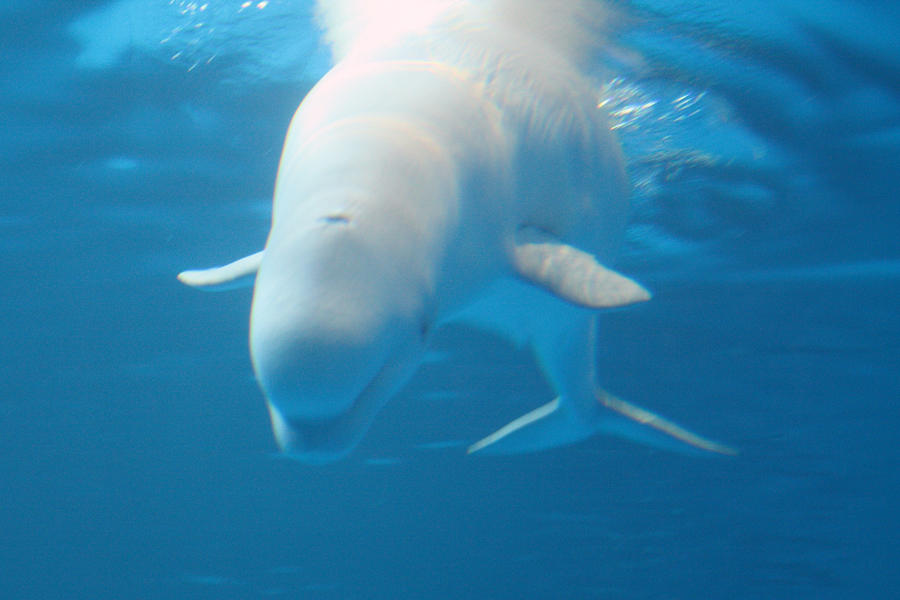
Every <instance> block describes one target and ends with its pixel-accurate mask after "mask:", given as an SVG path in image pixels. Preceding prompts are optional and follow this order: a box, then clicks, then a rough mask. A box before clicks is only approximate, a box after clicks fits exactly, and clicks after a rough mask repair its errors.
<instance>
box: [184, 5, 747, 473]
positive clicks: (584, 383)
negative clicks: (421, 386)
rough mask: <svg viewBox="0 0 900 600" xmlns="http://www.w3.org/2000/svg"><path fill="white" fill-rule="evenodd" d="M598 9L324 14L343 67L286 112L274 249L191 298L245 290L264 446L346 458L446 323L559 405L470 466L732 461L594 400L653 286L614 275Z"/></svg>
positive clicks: (207, 279)
mask: <svg viewBox="0 0 900 600" xmlns="http://www.w3.org/2000/svg"><path fill="white" fill-rule="evenodd" d="M604 10H605V9H604V4H603V3H601V2H598V1H595V0H567V1H556V0H549V1H548V0H543V1H542V0H481V1H476V0H452V1H448V0H420V1H419V2H409V1H408V0H387V1H385V2H379V3H376V2H370V1H369V0H332V1H327V0H320V1H319V2H318V13H319V18H320V21H321V23H322V24H323V26H324V30H325V35H326V38H327V40H328V41H329V43H330V44H331V46H332V49H333V53H334V55H335V58H336V64H335V66H334V67H333V68H332V69H331V71H329V72H328V73H327V74H326V75H325V76H324V77H323V78H322V80H321V81H319V83H318V84H316V86H315V87H314V88H313V89H312V90H311V91H310V92H309V94H308V95H307V96H306V98H304V100H303V102H302V103H301V104H300V106H299V108H298V109H297V111H296V113H295V114H294V117H293V119H292V121H291V125H290V127H289V129H288V132H287V136H286V139H285V144H284V149H283V152H282V156H281V161H280V163H279V167H278V175H277V178H276V182H275V194H274V205H273V214H272V226H271V230H270V232H269V236H268V239H267V241H266V245H265V248H264V249H263V250H262V251H260V252H258V253H256V254H253V255H251V256H248V257H245V258H242V259H240V260H237V261H235V262H233V263H231V264H228V265H225V266H222V267H217V268H213V269H203V270H192V271H185V272H183V273H181V274H180V275H179V279H180V280H181V281H182V282H184V283H186V284H188V285H191V286H195V287H198V288H202V289H209V290H222V289H229V288H232V287H237V286H240V285H253V286H254V292H253V304H252V308H251V315H250V350H251V356H252V361H253V367H254V370H255V372H256V376H257V379H258V381H259V383H260V387H261V388H262V391H263V393H264V395H265V397H266V401H267V404H268V408H269V415H270V418H271V422H272V429H273V431H274V435H275V439H276V441H277V443H278V445H279V447H280V448H281V450H282V451H283V452H284V453H285V454H287V455H288V456H290V457H293V458H296V459H298V460H301V461H305V462H311V463H322V462H329V461H333V460H336V459H339V458H341V457H343V456H346V455H347V454H348V453H349V452H350V451H352V449H353V448H354V447H355V446H356V445H357V444H358V443H359V441H360V440H361V439H362V437H363V436H364V435H365V432H366V431H367V430H368V429H369V427H370V426H371V424H372V422H373V420H374V418H375V416H376V414H377V413H378V411H379V410H380V409H381V408H382V406H383V405H384V404H385V403H386V402H387V401H388V400H389V399H390V398H391V397H392V396H393V395H394V394H395V393H396V392H397V391H398V390H399V389H400V388H401V387H402V386H403V385H404V384H405V383H406V382H407V380H408V379H409V378H410V377H411V375H412V374H413V373H414V372H415V371H416V369H417V368H418V366H419V365H420V364H421V362H422V360H423V356H424V354H425V351H426V349H427V347H428V342H429V339H430V336H431V334H432V332H433V331H434V330H435V329H436V328H438V327H440V326H441V325H444V324H446V323H451V322H460V323H464V324H466V325H470V326H475V327H479V328H484V329H487V330H490V331H493V332H496V333H499V334H500V335H502V336H505V337H506V338H507V339H509V340H510V341H512V342H513V343H516V344H520V345H526V346H528V347H530V348H531V349H532V351H533V353H534V356H535V359H536V363H537V365H538V367H539V368H540V369H541V370H542V372H543V374H544V375H545V377H546V379H547V381H548V383H549V384H550V385H551V387H552V388H553V389H554V390H555V392H556V397H555V398H554V399H553V400H551V401H550V402H548V403H546V404H544V405H543V406H540V407H539V408H536V409H534V410H531V411H530V412H527V413H526V414H525V415H523V416H521V417H519V418H517V419H514V420H513V421H511V422H510V423H509V424H507V425H506V426H504V427H502V428H500V429H499V430H497V431H496V432H494V433H493V434H491V435H488V436H487V437H484V438H482V439H481V440H479V441H477V442H474V443H473V444H472V445H471V446H470V447H469V452H470V453H471V452H485V453H488V452H494V453H511V452H529V451H535V450H540V449H543V448H550V447H554V446H560V445H564V444H570V443H574V442H578V441H580V440H583V439H586V438H588V437H590V436H592V435H594V434H596V433H607V434H612V435H618V436H622V437H625V438H629V439H632V440H635V441H638V442H641V443H648V444H652V445H656V446H660V447H666V448H675V449H678V448H686V449H699V450H703V451H710V452H716V453H721V454H729V453H732V452H733V451H732V450H731V449H730V448H728V447H727V446H723V445H720V444H717V443H716V442H713V441H711V440H708V439H706V438H703V437H701V436H699V435H697V434H694V433H691V432H689V431H687V430H685V429H683V428H681V427H679V426H677V425H675V424H674V423H672V422H670V421H667V420H666V419H663V418H662V417H659V416H658V415H655V414H653V413H652V412H650V411H647V410H645V409H641V408H639V407H636V406H634V405H632V404H630V403H628V402H626V401H624V400H621V399H619V398H617V397H615V396H613V395H612V394H610V393H608V392H606V391H604V390H602V389H601V388H600V387H599V386H598V383H597V381H596V369H595V360H596V356H595V344H596V340H595V320H596V315H597V313H598V311H601V310H603V309H607V308H617V307H623V306H628V305H630V304H634V303H638V302H644V301H646V300H648V299H649V298H650V293H649V292H648V291H647V290H646V289H645V288H644V287H643V286H642V285H640V284H639V283H637V282H636V281H634V280H633V279H631V278H629V277H627V276H625V275H623V274H621V273H618V272H616V271H615V270H613V269H612V268H611V267H610V265H611V264H612V262H613V260H614V258H615V252H616V248H617V246H618V244H619V241H620V239H621V237H622V234H623V231H624V228H625V222H626V216H627V204H628V194H629V191H628V185H627V178H626V176H625V171H624V164H623V159H622V154H621V150H620V148H619V145H618V143H617V141H616V139H615V137H614V136H613V134H612V132H611V130H610V128H609V126H608V124H607V121H606V117H605V115H604V114H603V112H602V109H600V108H599V107H598V106H597V102H596V100H595V93H594V89H595V87H594V84H593V82H592V81H591V80H590V78H589V77H588V76H587V74H586V69H585V68H584V67H583V62H584V61H583V59H584V57H585V56H586V55H588V54H589V52H588V51H589V50H590V49H591V47H592V46H593V45H594V44H595V43H596V42H597V40H599V39H601V37H602V36H600V33H601V31H602V22H603V17H604Z"/></svg>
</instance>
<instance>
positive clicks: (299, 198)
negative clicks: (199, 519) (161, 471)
mask: <svg viewBox="0 0 900 600" xmlns="http://www.w3.org/2000/svg"><path fill="white" fill-rule="evenodd" d="M295 125H296V127H294V126H292V129H291V132H289V134H288V142H287V145H286V148H285V151H284V154H283V157H282V161H281V166H280V169H279V176H278V181H277V183H276V191H275V208H274V214H273V225H272V229H271V232H270V234H269V239H268V241H267V243H266V247H265V251H264V253H263V256H262V259H261V262H260V265H259V268H258V273H257V276H256V283H255V288H254V294H253V306H252V309H251V316H250V350H251V355H252V359H253V365H254V369H255V371H256V375H257V379H258V380H259V383H260V385H261V387H262V389H263V391H264V392H265V396H266V399H267V402H268V406H269V411H270V415H271V417H272V424H273V430H274V432H275V437H276V440H277V442H278V444H279V446H280V447H281V449H282V450H283V451H284V452H285V453H287V454H288V455H290V456H292V457H294V458H298V459H301V460H304V461H307V462H327V461H329V460H333V459H337V458H340V457H342V456H343V455H344V454H346V453H347V452H348V451H349V450H350V449H352V447H353V446H354V445H356V444H357V443H358V441H359V440H360V438H361V437H362V436H363V434H364V433H365V431H366V429H367V428H368V427H369V425H370V423H371V421H372V419H373V418H374V416H375V414H376V413H377V412H378V410H379V409H380V408H381V407H382V406H383V405H384V403H385V402H386V401H387V400H388V399H389V398H390V396H391V395H392V394H393V393H394V392H395V391H396V390H397V389H398V388H399V387H400V386H401V385H403V383H405V381H406V380H407V379H408V377H409V376H410V375H411V374H412V372H413V371H414V370H415V368H416V367H417V366H418V364H419V357H420V356H421V354H422V352H423V347H424V343H425V338H426V336H427V333H428V331H429V329H430V328H431V317H432V314H433V305H434V291H435V284H436V282H435V279H436V277H437V273H436V269H437V265H438V263H439V262H440V260H441V256H442V254H443V244H444V240H445V238H446V236H447V235H448V233H449V232H450V231H452V229H453V224H454V222H455V217H454V213H453V206H454V203H455V200H454V194H455V183H454V179H453V170H452V168H450V167H449V166H448V165H449V163H448V161H447V160H446V156H445V151H444V150H443V149H442V148H440V147H439V146H437V145H435V144H434V143H433V142H432V141H431V140H430V139H429V138H428V136H423V135H417V134H415V132H411V130H410V128H409V127H408V126H407V124H405V123H403V122H398V121H397V120H396V119H383V118H381V117H377V118H365V119H350V120H347V121H344V122H338V123H336V124H334V125H332V126H330V127H327V128H325V129H324V130H318V131H317V133H316V134H314V135H313V136H312V137H313V138H314V139H313V140H312V141H310V140H309V139H308V136H307V135H305V133H304V132H303V127H302V119H301V122H300V123H299V124H295ZM295 139H296V140H297V141H298V143H296V144H295V143H293V142H294V140H295Z"/></svg>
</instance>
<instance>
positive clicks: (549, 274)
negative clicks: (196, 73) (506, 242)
mask: <svg viewBox="0 0 900 600" xmlns="http://www.w3.org/2000/svg"><path fill="white" fill-rule="evenodd" d="M529 237H530V239H525V240H522V241H519V243H517V244H516V246H515V249H514V251H513V265H514V268H515V270H516V272H517V273H518V274H519V276H520V277H522V278H523V279H525V280H526V281H529V282H530V283H533V284H534V285H537V286H539V287H542V288H544V289H545V290H547V291H548V292H550V293H551V294H555V295H556V296H559V297H560V298H563V299H564V300H567V301H569V302H571V303H573V304H577V305H578V306H583V307H585V308H615V307H618V306H627V305H629V304H634V303H636V302H643V301H645V300H649V299H650V292H648V291H647V290H646V289H645V288H644V287H643V286H642V285H641V284H639V283H637V282H636V281H634V280H632V279H629V278H628V277H625V276H624V275H622V274H620V273H616V272H615V271H613V270H612V269H609V268H607V267H604V266H603V265H601V264H600V263H599V262H597V260H596V259H595V258H594V257H593V255H591V254H588V253H587V252H584V251H582V250H579V249H578V248H575V247H573V246H569V245H568V244H563V243H561V242H559V241H552V240H549V239H540V238H537V237H534V236H533V235H532V236H529Z"/></svg>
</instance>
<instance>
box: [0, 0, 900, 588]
mask: <svg viewBox="0 0 900 600" xmlns="http://www.w3.org/2000/svg"><path fill="white" fill-rule="evenodd" d="M240 5H241V2H238V1H227V2H226V1H223V0H210V2H209V3H208V4H206V5H205V8H203V6H204V5H203V4H202V3H191V2H184V1H175V0H173V1H171V2H170V1H164V0H157V1H149V0H118V1H115V2H102V1H73V0H65V1H62V0H55V1H50V0H47V1H44V2H40V3H25V2H19V3H11V2H9V3H3V4H2V7H0V48H2V51H3V60H2V61H0V72H2V77H0V86H2V87H0V92H2V93H0V115H2V117H0V118H2V127H0V251H2V255H0V256H2V261H0V279H2V282H3V284H2V287H0V290H2V291H0V332H2V343H0V365H2V374H3V376H2V383H0V598H4V599H38V598H67V599H79V598H85V599H88V598H90V599H95V600H96V599H104V598H141V599H150V598H167V599H169V598H216V599H221V598H259V597H284V598H314V599H319V598H321V599H332V598H341V599H344V598H348V599H357V598H358V599H396V598H435V599H439V598H495V599H513V598H515V599H519V598H561V599H586V598H604V599H625V600H630V599H689V598H690V599H694V598H697V599H699V598H714V599H720V598H721V599H763V598H765V599H779V600H780V599H807V598H808V599H813V598H815V599H831V598H834V599H849V598H893V597H900V592H898V590H900V570H898V569H897V563H898V560H900V541H898V540H900V523H898V518H897V516H896V512H895V510H896V509H895V506H896V503H897V497H898V496H900V464H898V449H897V447H898V442H900V435H898V433H897V429H898V427H900V410H898V407H897V406H898V402H897V401H898V399H900V315H898V306H900V235H898V234H900V202H898V199H897V196H896V192H895V187H896V185H897V174H898V173H900V51H898V49H897V46H896V40H897V39H898V36H900V8H898V6H900V5H898V4H897V3H895V2H889V1H887V0H885V1H881V2H879V1H875V0H870V1H862V0H857V1H855V2H851V1H849V0H848V1H844V2H837V1H822V0H816V1H814V0H781V1H779V2H773V1H764V0H754V1H752V2H750V1H748V2H740V3H738V2H732V1H730V0H684V1H664V0H636V1H634V2H625V1H619V2H616V5H618V6H620V7H622V8H627V9H629V11H630V12H631V14H632V16H633V18H632V19H630V20H626V21H625V22H623V23H622V25H621V27H622V29H621V30H620V32H619V35H618V36H617V39H616V42H617V46H616V50H615V51H610V52H609V53H608V55H606V56H604V57H601V58H599V59H598V61H599V63H598V68H599V67H600V66H603V67H605V68H606V71H605V72H606V73H607V76H606V81H608V82H609V83H608V85H607V86H605V88H604V90H602V97H603V98H604V99H605V101H606V105H607V107H608V109H609V110H610V111H611V112H612V113H613V119H614V124H615V127H616V129H617V131H618V132H619V135H620V138H621V140H622V142H623V144H624V146H625V148H626V152H627V155H628V163H629V173H630V176H631V179H632V182H633V184H634V198H633V200H634V210H633V214H632V224H631V226H630V228H629V232H628V239H627V240H626V244H625V247H624V249H623V254H622V260H621V262H620V264H619V267H620V268H621V269H622V271H623V272H626V273H628V274H629V275H631V276H634V277H635V278H637V279H639V280H640V281H642V282H644V283H645V284H647V285H648V287H649V288H650V289H652V290H653V291H654V294H655V297H654V300H653V301H652V302H650V303H647V304H645V305H642V306H640V307H635V308H632V309H628V310H623V311H617V312H612V313H610V314H609V315H606V316H605V317H604V319H603V322H602V329H601V333H600V335H601V337H600V339H601V345H602V351H601V354H600V356H599V359H598V361H599V364H598V367H599V369H600V373H601V375H602V379H603V382H604V385H605V387H607V388H608V389H610V390H613V391H614V392H616V393H617V394H619V395H621V396H622V397H624V398H627V399H629V400H631V401H633V402H635V403H638V404H641V405H643V406H647V407H649V408H652V409H653V410H657V411H659V412H661V413H662V414H665V415H666V416H668V417H671V418H673V419H674V420H676V421H678V422H680V423H683V424H685V425H687V426H690V427H692V428H694V429H697V430H698V431H700V432H701V433H703V434H706V435H709V436H711V437H714V438H716V439H720V440H723V441H725V442H727V443H729V444H732V445H735V446H737V447H738V448H739V449H740V451H741V453H740V455H739V456H737V457H734V458H697V457H691V456H683V455H679V454H669V453H665V452H660V451H656V450H652V449H648V448H645V447H642V446H636V445H633V444H629V443H627V442H623V441H619V440H615V439H611V438H594V439H591V440H589V441H587V442H585V443H582V444H579V445H577V446H573V447H569V448H562V449H557V450H553V451H549V452H544V453H540V454H535V455H527V456H517V457H506V458H496V457H494V458H491V457H480V456H474V457H467V456H466V455H465V452H464V448H465V446H466V445H467V444H468V443H471V442H472V441H474V440H475V439H478V438H479V437H481V436H483V435H485V434H487V433H489V432H491V431H493V430H494V429H495V428H496V427H498V426H499V425H501V424H503V423H505V422H507V421H509V420H510V419H512V418H514V417H516V416H518V415H520V414H522V413H523V412H525V411H526V410H530V409H531V408H534V407H536V406H539V405H540V404H542V403H544V402H546V401H547V400H549V394H550V391H549V390H548V389H547V388H546V387H545V385H544V384H543V383H542V381H541V379H540V378H539V376H538V374H537V372H536V371H535V369H534V367H533V365H532V363H531V362H530V359H529V357H528V356H527V355H525V354H524V353H522V352H519V351H516V350H514V349H512V348H510V347H508V346H507V345H505V344H504V343H503V342H502V341H501V340H498V339H495V338H492V337H489V336H486V335H483V334H480V333H477V332H471V331H468V330H464V329H461V328H458V329H457V328H453V329H448V330H446V331H443V332H442V333H441V334H440V335H439V336H438V339H437V340H436V344H435V348H434V353H433V354H432V360H430V361H429V362H428V363H427V364H426V365H425V367H424V368H423V369H422V370H421V372H420V373H419V374H418V375H417V376H416V377H415V379H414V380H413V381H412V382H411V383H410V385H409V386H408V387H407V388H406V389H405V391H404V392H403V393H402V394H401V395H400V396H399V397H398V398H396V399H395V400H394V401H393V402H392V403H391V404H389V405H388V407H387V408H386V409H385V410H384V411H383V413H382V414H381V415H380V416H379V418H378V420H377V421H376V423H375V426H374V427H373V429H372V430H371V431H370V433H369V434H368V436H367V437H366V439H365V441H364V442H363V444H362V445H361V446H360V447H359V448H358V449H357V450H356V451H355V452H354V454H353V455H352V456H351V457H350V458H349V459H348V460H346V461H344V462H341V463H338V464H335V465H330V466H327V467H324V468H323V467H315V468H314V467H309V466H304V465H301V464H297V463H294V462H291V461H288V460H284V459H281V458H279V457H278V456H277V455H276V452H275V450H276V449H275V445H274V442H273V441H272V435H271V432H270V429H269V424H268V418H267V415H266V411H265V409H264V404H263V399H262V396H261V394H260V392H259V391H258V389H257V387H256V384H255V382H254V380H253V374H252V370H251V367H250V361H249V357H248V352H247V343H246V338H247V315H248V308H249V301H250V295H249V292H248V291H237V292H231V293H227V294H220V295H209V294H202V293H198V292H196V291H194V290H191V289H188V288H185V287H183V286H180V285H179V284H178V282H177V281H176V280H175V277H174V275H175V273H177V272H178V271H180V270H181V269H183V268H186V267H196V266H206V265H213V264H219V263H221V262H223V261H227V260H230V259H233V258H235V257H238V256H242V255H244V254H249V253H251V252H254V251H256V250H258V249H259V247H261V245H262V243H263V241H264V240H265V236H266V232H267V226H268V216H269V198H270V194H271V190H272V182H273V180H274V175H275V169H276V164H277V160H278V156H279V152H280V148H281V142H282V139H283V135H284V130H285V128H286V126H287V123H288V120H289V119H290V116H291V113H292V112H293V110H294V108H295V107H296V104H297V103H298V101H299V100H300V98H302V96H303V94H304V93H305V91H306V90H307V89H308V88H309V86H310V85H312V83H314V82H315V80H316V78H317V77H318V76H320V75H321V74H322V73H323V71H324V70H325V68H326V65H327V52H326V51H325V50H324V49H323V48H322V47H321V46H320V44H319V40H318V34H317V33H316V30H315V29H314V27H313V26H312V24H311V21H310V18H309V7H308V5H307V3H305V2H290V1H287V0H281V1H278V0H272V1H270V2H269V3H268V4H265V3H262V4H260V3H258V2H255V3H253V4H251V5H250V6H248V7H247V8H244V9H241V8H240ZM598 93H600V90H598Z"/></svg>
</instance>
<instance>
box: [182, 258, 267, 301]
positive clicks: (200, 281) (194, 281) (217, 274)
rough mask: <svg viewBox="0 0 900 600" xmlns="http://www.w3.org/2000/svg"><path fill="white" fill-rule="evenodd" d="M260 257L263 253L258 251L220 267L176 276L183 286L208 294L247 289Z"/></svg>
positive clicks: (251, 281) (257, 267)
mask: <svg viewBox="0 0 900 600" xmlns="http://www.w3.org/2000/svg"><path fill="white" fill-rule="evenodd" d="M262 257H263V253H262V251H260V252H257V253H256V254H251V255H250V256H245V257H244V258H241V259H239V260H236V261H234V262H233V263H229V264H227V265H224V266H222V267H214V268H212V269H199V270H192V271H182V272H181V273H179V274H178V280H179V281H180V282H181V283H183V284H185V285H189V286H191V287H195V288H200V289H202V290H205V291H208V292H221V291H225V290H233V289H237V288H242V287H248V286H251V285H253V282H254V280H255V279H256V271H257V270H258V269H259V264H260V262H262Z"/></svg>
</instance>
